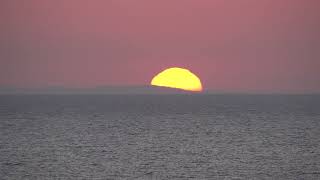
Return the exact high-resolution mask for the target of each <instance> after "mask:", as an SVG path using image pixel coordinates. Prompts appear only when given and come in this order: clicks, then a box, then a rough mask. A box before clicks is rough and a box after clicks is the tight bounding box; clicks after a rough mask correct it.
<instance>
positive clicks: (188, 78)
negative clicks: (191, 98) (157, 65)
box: [151, 67, 202, 91]
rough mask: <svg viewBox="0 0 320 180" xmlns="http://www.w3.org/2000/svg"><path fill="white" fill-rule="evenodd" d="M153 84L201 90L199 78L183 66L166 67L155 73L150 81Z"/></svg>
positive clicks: (187, 89)
mask: <svg viewBox="0 0 320 180" xmlns="http://www.w3.org/2000/svg"><path fill="white" fill-rule="evenodd" d="M151 85H153V86H162V87H169V88H177V89H183V90H186V91H202V84H201V81H200V79H199V78H198V77H197V76H196V75H195V74H193V73H192V72H191V71H189V70H187V69H183V68H178V67H174V68H168V69H166V70H164V71H162V72H160V73H159V74H157V75H156V76H155V77H154V78H153V79H152V81H151Z"/></svg>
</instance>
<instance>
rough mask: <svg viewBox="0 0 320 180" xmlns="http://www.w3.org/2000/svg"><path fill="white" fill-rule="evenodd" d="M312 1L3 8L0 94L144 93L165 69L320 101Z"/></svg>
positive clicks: (207, 84)
mask: <svg viewBox="0 0 320 180" xmlns="http://www.w3.org/2000/svg"><path fill="white" fill-rule="evenodd" d="M319 7H320V1H318V0H305V1H303V0H281V1H279V0H259V1H258V0H238V1H232V0H230V1H226V0H161V1H150V0H134V1H132V0H107V1H98V0H97V1H94V0H90V1H89V0H86V1H84V0H83V1H81V0H68V1H62V0H54V1H51V0H29V1H12V0H3V1H1V2H0V26H1V29H0V39H1V42H0V86H18V87H46V86H66V87H96V86H109V85H121V86H127V85H145V84H149V82H150V80H151V79H152V77H153V75H155V74H156V73H158V72H160V71H161V70H163V69H164V68H167V67H172V66H179V67H185V68H188V69H190V70H191V71H193V72H194V73H196V74H197V75H198V76H199V77H200V78H201V80H202V82H203V85H204V88H205V89H209V90H217V91H248V92H251V91H258V92H261V91H263V92H320V70H319V69H320V9H319Z"/></svg>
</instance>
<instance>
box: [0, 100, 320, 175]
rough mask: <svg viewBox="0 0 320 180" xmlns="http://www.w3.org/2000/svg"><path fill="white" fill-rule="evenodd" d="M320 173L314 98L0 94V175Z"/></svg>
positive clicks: (319, 114)
mask: <svg viewBox="0 0 320 180" xmlns="http://www.w3.org/2000/svg"><path fill="white" fill-rule="evenodd" d="M151 177H153V179H320V96H316V95H308V96H307V95H305V96H302V95H301V96H293V95H10V96H4V95H2V96H0V179H151Z"/></svg>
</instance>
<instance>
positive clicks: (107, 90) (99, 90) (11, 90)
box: [0, 86, 194, 94]
mask: <svg viewBox="0 0 320 180" xmlns="http://www.w3.org/2000/svg"><path fill="white" fill-rule="evenodd" d="M0 94H194V92H188V91H184V90H181V89H174V88H165V87H157V86H102V87H95V88H67V87H44V88H15V87H0Z"/></svg>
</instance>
